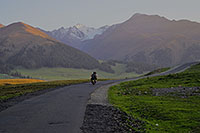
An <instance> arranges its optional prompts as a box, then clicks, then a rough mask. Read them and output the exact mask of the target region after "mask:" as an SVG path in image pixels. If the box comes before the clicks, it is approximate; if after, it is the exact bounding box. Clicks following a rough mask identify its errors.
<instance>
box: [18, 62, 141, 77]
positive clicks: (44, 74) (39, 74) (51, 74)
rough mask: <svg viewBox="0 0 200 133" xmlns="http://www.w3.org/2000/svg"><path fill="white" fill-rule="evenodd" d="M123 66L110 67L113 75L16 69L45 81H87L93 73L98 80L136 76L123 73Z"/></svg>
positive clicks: (74, 71) (77, 71) (58, 70)
mask: <svg viewBox="0 0 200 133" xmlns="http://www.w3.org/2000/svg"><path fill="white" fill-rule="evenodd" d="M125 67H126V66H125V65H124V64H118V63H116V66H112V69H113V70H114V71H115V73H107V72H104V71H101V70H98V69H96V70H86V69H74V68H40V69H17V71H18V72H20V73H21V74H22V75H26V76H30V77H33V78H39V79H45V80H71V79H88V78H90V75H91V74H92V72H93V71H96V72H97V74H98V77H99V78H115V79H116V78H126V77H127V78H131V77H135V76H138V74H136V73H134V72H131V73H127V72H125Z"/></svg>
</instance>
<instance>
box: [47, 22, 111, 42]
mask: <svg viewBox="0 0 200 133" xmlns="http://www.w3.org/2000/svg"><path fill="white" fill-rule="evenodd" d="M108 27H109V26H103V27H100V28H93V27H87V26H85V25H83V24H76V25H74V26H72V27H68V28H64V27H61V28H59V29H57V30H53V31H50V32H48V35H50V36H51V37H54V38H56V39H58V40H60V41H62V40H66V39H69V38H71V39H73V40H74V39H75V40H79V41H84V40H88V39H93V38H94V37H95V36H96V35H100V34H102V33H103V32H104V31H106V30H107V29H108Z"/></svg>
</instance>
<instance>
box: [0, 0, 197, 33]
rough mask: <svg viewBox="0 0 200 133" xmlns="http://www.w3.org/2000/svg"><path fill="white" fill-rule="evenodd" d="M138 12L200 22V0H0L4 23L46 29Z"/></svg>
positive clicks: (110, 21) (116, 19) (119, 18)
mask: <svg viewBox="0 0 200 133" xmlns="http://www.w3.org/2000/svg"><path fill="white" fill-rule="evenodd" d="M135 13H144V14H157V15H161V16H165V17H167V18H169V19H190V20H193V21H198V22H200V14H199V13H200V0H0V23H1V24H4V25H8V24H10V23H13V22H17V21H22V22H25V23H27V24H30V25H32V26H35V27H40V28H42V29H45V30H52V29H57V28H59V27H61V26H63V27H68V26H72V25H75V24H77V23H81V24H84V25H87V26H93V27H100V26H104V25H112V24H115V23H119V22H123V21H125V20H127V19H128V18H130V17H131V16H132V15H133V14H135Z"/></svg>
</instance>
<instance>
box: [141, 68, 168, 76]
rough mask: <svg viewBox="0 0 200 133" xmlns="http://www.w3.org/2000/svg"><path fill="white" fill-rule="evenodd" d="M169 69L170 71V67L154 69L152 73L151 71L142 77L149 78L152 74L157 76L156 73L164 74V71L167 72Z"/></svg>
mask: <svg viewBox="0 0 200 133" xmlns="http://www.w3.org/2000/svg"><path fill="white" fill-rule="evenodd" d="M169 69H170V67H166V68H159V69H156V70H154V71H151V72H149V73H147V74H145V75H144V76H149V75H153V74H157V73H162V72H165V71H167V70H169Z"/></svg>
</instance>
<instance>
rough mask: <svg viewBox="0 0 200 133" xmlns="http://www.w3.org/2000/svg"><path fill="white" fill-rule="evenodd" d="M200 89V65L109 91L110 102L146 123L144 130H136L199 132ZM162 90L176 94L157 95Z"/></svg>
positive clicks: (119, 86)
mask: <svg viewBox="0 0 200 133" xmlns="http://www.w3.org/2000/svg"><path fill="white" fill-rule="evenodd" d="M192 87H196V89H195V90H193V89H192ZM199 87H200V64H198V65H195V66H193V67H191V68H190V69H188V70H186V71H185V72H182V73H178V74H170V75H166V76H158V77H151V78H145V79H140V80H137V81H129V82H124V83H121V84H119V85H116V86H113V87H111V88H110V90H109V101H110V103H111V104H113V105H114V106H115V107H116V108H119V109H120V110H122V111H124V112H126V113H127V114H129V115H130V116H132V117H134V118H137V119H139V120H141V121H144V123H145V124H144V125H143V128H141V129H137V128H135V129H134V130H136V131H140V132H200V112H199V110H200V105H199V102H200V89H199ZM163 88H165V89H163ZM167 88H168V89H167ZM163 90H173V92H168V91H166V93H161V94H159V95H157V94H155V92H162V91H163ZM176 90H177V91H176ZM180 90H181V91H180ZM130 128H132V127H130Z"/></svg>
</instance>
